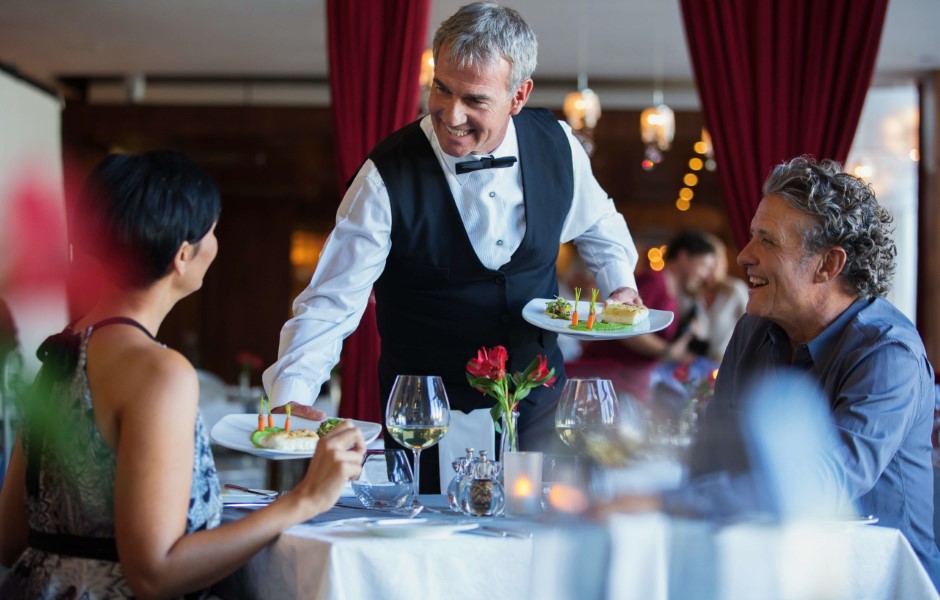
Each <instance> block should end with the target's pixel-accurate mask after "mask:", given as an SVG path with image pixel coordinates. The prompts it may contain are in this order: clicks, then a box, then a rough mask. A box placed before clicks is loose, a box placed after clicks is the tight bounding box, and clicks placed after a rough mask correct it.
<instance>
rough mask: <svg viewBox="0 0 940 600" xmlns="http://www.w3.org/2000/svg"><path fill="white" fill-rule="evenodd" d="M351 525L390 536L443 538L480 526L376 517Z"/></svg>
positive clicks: (378, 534) (374, 533)
mask: <svg viewBox="0 0 940 600" xmlns="http://www.w3.org/2000/svg"><path fill="white" fill-rule="evenodd" d="M350 525H351V526H352V527H355V528H356V529H358V530H360V531H362V532H366V533H368V534H370V535H376V536H379V537H390V538H442V537H447V536H449V535H451V534H452V533H457V532H458V531H469V530H470V529H476V528H477V527H479V525H477V524H476V523H447V522H446V521H429V520H427V519H376V520H374V521H363V522H360V523H350Z"/></svg>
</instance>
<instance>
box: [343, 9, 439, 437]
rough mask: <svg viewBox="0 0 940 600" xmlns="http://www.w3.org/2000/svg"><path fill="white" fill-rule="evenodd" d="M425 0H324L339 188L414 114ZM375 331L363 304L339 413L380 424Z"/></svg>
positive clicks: (371, 309) (346, 360) (346, 353)
mask: <svg viewBox="0 0 940 600" xmlns="http://www.w3.org/2000/svg"><path fill="white" fill-rule="evenodd" d="M429 9H430V0H356V1H355V2H350V1H349V0H327V3H326V16H327V37H328V43H329V53H330V91H331V102H332V112H333V133H334V139H335V143H336V156H337V161H336V162H337V165H338V170H337V176H338V178H339V184H340V185H339V189H340V190H343V191H345V190H346V183H347V182H348V181H349V179H350V178H351V177H352V176H353V175H354V174H355V172H356V171H357V170H358V168H359V166H360V165H361V164H362V161H363V160H365V157H366V155H367V154H368V153H369V151H370V150H371V149H372V147H373V146H375V145H376V144H377V143H378V142H379V141H381V140H382V139H383V138H385V137H386V136H387V135H388V134H390V133H392V132H393V131H395V130H396V129H398V128H400V127H402V126H404V125H406V124H408V123H409V122H411V121H413V120H414V119H415V117H416V116H417V114H418V101H419V98H420V90H419V88H418V74H419V72H420V69H421V65H420V61H421V52H422V51H423V49H424V44H425V41H426V36H427V29H428V14H429ZM378 360H379V334H378V331H377V330H376V327H375V305H374V302H372V301H370V302H369V305H368V307H367V308H366V312H365V314H364V315H363V317H362V320H361V321H360V323H359V328H358V329H357V330H356V331H355V332H354V333H353V334H352V335H350V336H349V337H348V338H346V340H345V342H344V343H343V352H342V355H341V357H340V369H341V375H340V382H341V385H342V402H341V403H340V416H342V417H346V418H352V419H361V420H364V421H372V422H379V423H381V422H382V421H383V420H384V418H383V415H381V414H380V410H379V383H378Z"/></svg>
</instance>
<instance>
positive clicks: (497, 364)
mask: <svg viewBox="0 0 940 600" xmlns="http://www.w3.org/2000/svg"><path fill="white" fill-rule="evenodd" d="M508 358H509V354H508V353H507V352H506V348H504V347H503V346H496V347H495V348H489V349H487V348H486V347H483V348H480V350H479V351H478V352H477V355H476V358H471V359H470V360H469V361H467V381H468V382H469V383H470V385H471V386H472V387H474V388H475V389H477V390H480V391H481V392H483V393H484V394H487V395H489V396H491V397H493V398H495V399H496V405H495V406H493V408H492V410H491V411H490V414H491V415H492V416H493V422H494V423H495V424H496V431H498V432H500V433H501V434H503V435H505V436H508V437H509V448H510V450H513V451H514V450H516V448H517V447H518V443H517V436H516V426H515V420H514V419H513V417H512V415H513V413H514V412H515V410H516V407H517V406H518V405H519V401H521V400H522V399H523V398H525V397H526V396H528V395H529V392H531V391H532V390H533V389H534V388H537V387H539V386H545V387H551V386H552V384H553V383H555V369H549V368H548V361H547V359H546V358H545V357H544V356H542V355H541V354H539V355H538V356H536V357H535V358H534V359H532V362H531V363H529V366H527V367H526V368H525V370H524V371H522V372H520V373H515V374H512V375H509V374H507V373H506V360H507V359H508ZM503 417H505V419H503ZM501 420H504V421H505V423H506V429H507V431H503V427H502V425H501V423H500V421H501Z"/></svg>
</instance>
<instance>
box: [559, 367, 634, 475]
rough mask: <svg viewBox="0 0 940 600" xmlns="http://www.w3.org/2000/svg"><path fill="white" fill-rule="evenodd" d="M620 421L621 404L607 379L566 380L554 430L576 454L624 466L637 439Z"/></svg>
mask: <svg viewBox="0 0 940 600" xmlns="http://www.w3.org/2000/svg"><path fill="white" fill-rule="evenodd" d="M622 425H623V424H622V423H621V422H620V402H619V400H618V399H617V394H616V392H615V391H614V384H613V383H612V382H611V381H610V380H609V379H569V380H568V381H567V382H566V383H565V387H564V388H563V389H562V391H561V398H560V399H559V401H558V408H557V409H556V410H555V431H557V432H558V436H559V437H560V438H561V439H562V441H563V442H564V443H565V444H566V445H567V446H568V447H569V448H571V449H572V450H574V451H575V452H576V453H577V454H580V455H583V456H587V457H588V458H590V459H592V460H593V461H595V462H596V463H599V464H601V465H604V466H608V467H616V466H623V464H624V463H626V462H627V461H628V460H629V459H630V458H632V456H633V455H634V453H635V452H636V450H637V448H638V446H639V442H640V439H639V438H638V436H636V435H635V434H632V433H631V432H629V431H627V430H626V429H625V428H624V427H623V426H622Z"/></svg>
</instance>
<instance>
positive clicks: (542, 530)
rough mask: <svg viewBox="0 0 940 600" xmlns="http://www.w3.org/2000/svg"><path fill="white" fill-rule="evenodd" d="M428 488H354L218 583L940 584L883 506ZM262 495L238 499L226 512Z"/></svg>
mask: <svg viewBox="0 0 940 600" xmlns="http://www.w3.org/2000/svg"><path fill="white" fill-rule="evenodd" d="M420 502H421V503H422V504H423V505H424V506H425V507H426V508H425V509H424V510H423V511H422V512H421V513H420V514H418V515H417V516H415V517H414V519H412V522H411V523H403V524H402V523H400V520H401V519H402V518H403V517H404V515H399V514H392V513H388V512H382V511H376V510H368V509H365V508H364V507H362V505H361V504H360V503H359V501H358V500H357V499H356V498H355V497H353V496H349V497H342V498H340V500H339V502H338V503H337V505H336V506H334V507H333V508H332V509H331V510H329V511H327V512H326V513H324V514H321V515H319V516H318V517H316V518H314V519H311V520H310V521H308V522H305V523H303V524H299V525H296V526H294V527H291V528H290V529H288V530H287V531H285V532H284V533H283V534H282V535H281V536H280V537H279V538H278V539H277V540H276V541H275V542H273V543H272V544H270V545H269V546H267V547H266V548H264V549H263V550H262V551H260V552H259V553H258V554H256V555H255V556H254V557H253V558H252V559H250V560H249V561H248V563H247V564H245V565H244V566H243V567H241V568H240V569H239V570H238V571H237V572H235V573H234V574H232V575H231V576H229V577H227V578H226V579H225V580H224V581H222V582H221V583H220V584H218V585H217V586H216V587H215V588H214V590H213V591H214V593H215V594H216V595H217V596H219V597H221V598H223V599H241V598H245V599H253V598H309V599H313V600H362V599H367V598H381V599H383V600H399V599H400V600H415V599H416V598H444V599H447V600H461V599H467V600H471V599H472V600H478V599H485V600H501V599H506V600H520V599H527V598H538V599H555V598H557V599H568V598H577V599H579V600H594V599H596V600H608V599H610V600H613V599H618V600H631V599H643V600H650V599H652V600H656V599H664V600H665V599H678V598H682V599H685V598H706V599H709V598H716V599H729V600H737V599H752V598H781V599H789V598H793V599H802V598H829V599H843V598H844V599H850V598H851V599H853V600H854V599H857V598H904V599H912V600H918V599H935V598H938V595H937V592H936V590H935V589H934V587H933V585H932V583H931V581H930V579H929V577H928V576H927V573H926V571H925V570H924V569H923V567H922V566H921V565H920V562H919V561H918V559H917V557H916V555H915V554H914V552H913V550H912V549H911V546H910V544H908V542H907V540H906V539H905V538H904V536H903V535H902V534H901V533H900V532H899V531H898V530H896V529H891V528H887V527H880V526H878V525H877V524H873V523H872V520H871V519H870V520H867V521H866V520H857V521H856V520H847V521H835V522H830V521H794V522H786V523H781V522H777V521H770V520H766V519H763V520H762V519H755V518H749V519H741V520H737V521H725V522H714V521H702V520H694V519H683V518H676V517H670V516H668V515H665V514H662V513H647V514H635V515H615V516H613V517H611V518H609V519H608V520H606V521H604V522H596V521H592V520H589V519H586V518H582V517H578V516H573V515H567V514H543V515H542V516H540V517H538V518H530V519H521V518H509V517H468V516H464V515H462V514H458V513H455V512H453V511H451V510H450V509H449V506H448V504H447V500H446V498H445V497H444V496H441V495H422V496H421V497H420ZM252 509H253V508H252V507H247V508H233V507H227V508H226V509H225V511H224V513H223V518H224V520H234V519H238V518H241V517H242V516H244V515H245V514H246V511H247V510H252ZM382 520H389V521H388V522H389V523H390V524H391V525H393V526H392V527H384V526H383V525H382V524H381V522H382ZM391 520H395V521H396V522H392V521H391Z"/></svg>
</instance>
